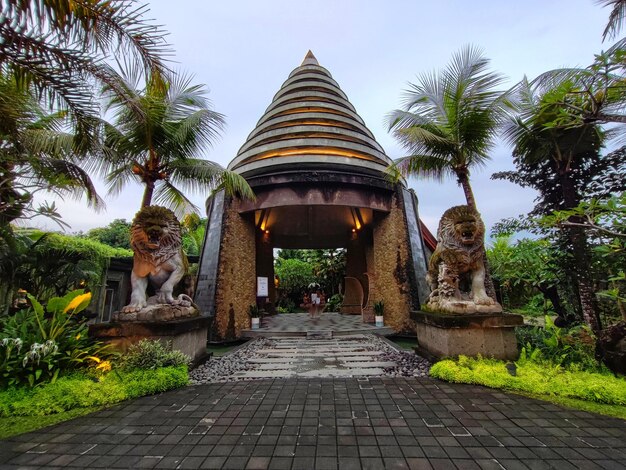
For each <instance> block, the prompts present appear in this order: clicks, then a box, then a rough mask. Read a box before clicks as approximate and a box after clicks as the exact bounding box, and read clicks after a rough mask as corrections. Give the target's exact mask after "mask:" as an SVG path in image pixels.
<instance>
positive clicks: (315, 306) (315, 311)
mask: <svg viewBox="0 0 626 470" xmlns="http://www.w3.org/2000/svg"><path fill="white" fill-rule="evenodd" d="M320 300H321V299H320V296H319V290H318V291H316V292H313V293H312V294H311V318H317V317H318V315H319V308H320Z"/></svg>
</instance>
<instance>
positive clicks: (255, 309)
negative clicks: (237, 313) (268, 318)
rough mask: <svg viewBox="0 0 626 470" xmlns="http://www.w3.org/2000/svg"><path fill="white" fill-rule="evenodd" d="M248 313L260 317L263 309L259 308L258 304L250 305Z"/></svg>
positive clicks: (252, 316) (251, 316) (253, 316)
mask: <svg viewBox="0 0 626 470" xmlns="http://www.w3.org/2000/svg"><path fill="white" fill-rule="evenodd" d="M248 315H250V318H259V317H260V316H261V310H259V307H258V305H256V304H252V305H249V306H248Z"/></svg>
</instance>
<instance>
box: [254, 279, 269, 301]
mask: <svg viewBox="0 0 626 470" xmlns="http://www.w3.org/2000/svg"><path fill="white" fill-rule="evenodd" d="M269 295H270V294H269V291H268V279H267V278H266V277H257V278H256V296H257V297H268V296H269Z"/></svg>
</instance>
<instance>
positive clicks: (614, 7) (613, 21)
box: [596, 0, 626, 42]
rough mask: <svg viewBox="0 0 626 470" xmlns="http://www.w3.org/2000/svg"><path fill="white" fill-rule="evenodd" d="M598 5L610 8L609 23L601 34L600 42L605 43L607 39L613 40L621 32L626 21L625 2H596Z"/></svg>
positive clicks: (624, 0)
mask: <svg viewBox="0 0 626 470" xmlns="http://www.w3.org/2000/svg"><path fill="white" fill-rule="evenodd" d="M596 3H597V4H598V5H601V6H603V7H610V8H611V13H609V21H608V22H607V24H606V28H604V32H603V33H602V41H603V42H604V41H606V38H607V37H610V38H614V37H615V36H617V35H618V34H619V33H620V31H621V30H622V24H623V23H624V20H626V0H596Z"/></svg>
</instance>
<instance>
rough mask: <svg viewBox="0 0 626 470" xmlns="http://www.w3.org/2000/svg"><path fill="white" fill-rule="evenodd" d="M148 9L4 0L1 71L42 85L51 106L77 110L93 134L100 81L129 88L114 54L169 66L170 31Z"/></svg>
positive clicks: (125, 0)
mask: <svg viewBox="0 0 626 470" xmlns="http://www.w3.org/2000/svg"><path fill="white" fill-rule="evenodd" d="M146 12H147V8H146V7H145V6H144V5H141V4H138V3H137V2H136V1H135V0H113V1H110V0H55V1H53V2H52V1H49V0H27V1H24V0H3V1H2V13H1V14H0V72H1V73H4V74H11V75H13V76H14V77H15V78H16V79H17V81H18V83H19V84H20V86H22V87H23V88H28V87H33V88H35V89H36V91H37V94H38V96H41V97H43V98H46V101H47V102H48V103H49V105H50V106H51V107H54V106H61V107H63V108H65V109H69V110H70V111H72V115H73V117H74V118H75V119H76V121H77V124H78V125H79V130H83V131H85V134H86V135H90V134H92V132H91V130H92V129H93V127H92V124H93V121H92V120H91V119H90V117H93V116H94V115H96V114H97V112H96V111H97V110H96V104H97V100H94V98H93V90H94V87H93V80H94V79H95V80H97V81H99V82H100V83H106V84H108V85H109V86H110V87H111V88H112V89H114V90H116V91H117V92H118V93H122V92H123V89H122V88H121V87H119V86H117V84H116V83H117V74H116V73H115V72H114V71H113V69H112V68H111V67H109V66H108V65H107V64H106V62H105V60H104V59H106V58H107V54H109V53H111V52H113V53H115V54H117V55H120V56H125V57H128V58H129V59H128V60H133V62H134V63H135V64H136V65H137V66H141V67H142V68H144V69H146V70H150V71H159V72H165V71H166V66H165V64H164V57H165V56H166V55H167V54H168V53H169V50H168V48H167V45H166V44H165V41H164V39H163V38H164V32H163V31H162V30H161V29H160V28H159V27H157V26H155V25H152V24H150V23H149V22H147V21H146V19H145V17H144V15H145V13H146Z"/></svg>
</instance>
